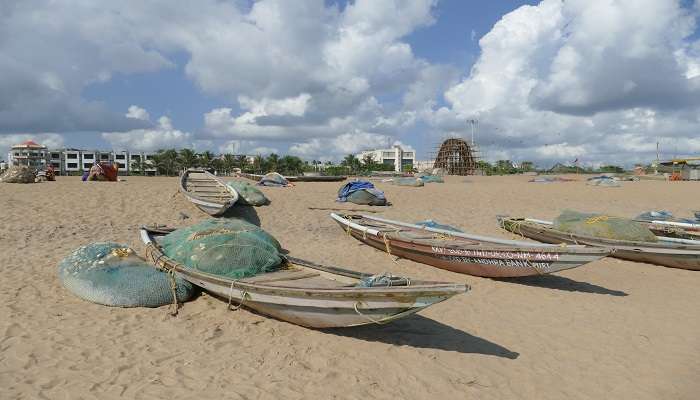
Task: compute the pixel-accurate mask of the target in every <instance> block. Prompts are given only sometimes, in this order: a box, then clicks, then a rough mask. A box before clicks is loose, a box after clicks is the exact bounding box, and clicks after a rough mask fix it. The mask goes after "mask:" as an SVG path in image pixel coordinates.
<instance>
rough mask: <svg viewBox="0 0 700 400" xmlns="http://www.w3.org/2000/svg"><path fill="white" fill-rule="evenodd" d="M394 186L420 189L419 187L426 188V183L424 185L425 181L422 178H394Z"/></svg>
mask: <svg viewBox="0 0 700 400" xmlns="http://www.w3.org/2000/svg"><path fill="white" fill-rule="evenodd" d="M392 183H393V184H394V185H397V186H413V187H419V186H424V185H425V183H423V180H422V179H421V178H411V177H408V178H394V180H393V181H392Z"/></svg>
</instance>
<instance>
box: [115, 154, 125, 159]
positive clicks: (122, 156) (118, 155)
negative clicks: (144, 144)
mask: <svg viewBox="0 0 700 400" xmlns="http://www.w3.org/2000/svg"><path fill="white" fill-rule="evenodd" d="M114 158H115V159H116V160H124V154H117V155H116V156H114Z"/></svg>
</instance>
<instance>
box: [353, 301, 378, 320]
mask: <svg viewBox="0 0 700 400" xmlns="http://www.w3.org/2000/svg"><path fill="white" fill-rule="evenodd" d="M360 303H361V302H360V301H356V302H355V304H354V305H353V308H354V309H355V312H356V313H357V315H359V316H361V317H364V318H366V319H367V320H368V321H370V322H372V323H375V324H377V325H383V324H385V323H386V322H384V321H382V320H380V319H374V318H372V317H370V316H369V315H365V314H362V312H360V310H359V309H358V308H357V306H358V305H359V304H360Z"/></svg>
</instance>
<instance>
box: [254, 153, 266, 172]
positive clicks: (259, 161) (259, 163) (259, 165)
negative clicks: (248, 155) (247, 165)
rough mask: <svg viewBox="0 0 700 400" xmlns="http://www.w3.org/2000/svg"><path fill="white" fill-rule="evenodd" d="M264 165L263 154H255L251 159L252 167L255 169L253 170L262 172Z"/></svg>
mask: <svg viewBox="0 0 700 400" xmlns="http://www.w3.org/2000/svg"><path fill="white" fill-rule="evenodd" d="M264 166H265V159H264V158H263V156H261V155H260V154H258V155H257V156H255V158H254V159H253V169H254V170H255V172H262V169H263V167H264Z"/></svg>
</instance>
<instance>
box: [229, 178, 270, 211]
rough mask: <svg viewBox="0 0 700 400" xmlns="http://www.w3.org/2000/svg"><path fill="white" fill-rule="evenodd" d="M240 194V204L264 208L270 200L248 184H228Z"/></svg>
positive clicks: (235, 182)
mask: <svg viewBox="0 0 700 400" xmlns="http://www.w3.org/2000/svg"><path fill="white" fill-rule="evenodd" d="M226 185H228V186H229V187H231V188H233V190H235V191H236V192H237V193H238V202H237V203H238V204H243V205H249V206H262V205H265V204H268V203H269V202H270V200H268V198H267V197H265V195H264V194H263V192H261V191H260V189H258V188H256V187H255V186H253V185H251V184H250V183H248V182H241V181H230V182H228V183H226Z"/></svg>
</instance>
